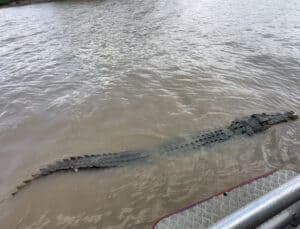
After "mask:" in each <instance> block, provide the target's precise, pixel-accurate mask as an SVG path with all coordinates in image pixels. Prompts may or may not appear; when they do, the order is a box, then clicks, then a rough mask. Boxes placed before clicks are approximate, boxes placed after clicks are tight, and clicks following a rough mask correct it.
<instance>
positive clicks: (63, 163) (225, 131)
mask: <svg viewBox="0 0 300 229" xmlns="http://www.w3.org/2000/svg"><path fill="white" fill-rule="evenodd" d="M297 118H298V116H297V115H296V114H295V112H293V111H288V112H283V113H273V114H266V113H261V114H253V115H250V116H247V117H242V118H240V119H236V120H234V121H232V122H231V124H230V125H228V126H227V127H225V128H220V129H215V130H213V131H207V132H200V133H195V134H194V135H191V136H190V137H189V138H186V139H178V141H177V140H176V141H174V140H173V141H169V142H166V143H165V144H160V145H158V146H156V147H153V148H151V149H146V150H134V151H124V152H118V153H107V154H94V155H83V156H75V157H69V158H65V159H63V160H60V161H57V162H55V163H53V164H50V165H48V166H46V167H44V168H41V169H40V170H39V172H38V173H36V174H33V175H32V177H31V178H30V179H28V180H26V181H24V182H23V183H22V184H21V185H19V186H17V188H16V190H15V192H13V193H12V195H15V194H16V193H17V192H18V191H19V190H21V189H22V188H24V187H25V186H27V185H28V184H29V183H31V182H32V181H33V180H36V179H38V178H40V177H44V176H47V175H50V174H53V173H56V172H61V171H68V170H71V171H76V172H77V171H78V170H81V169H92V168H97V169H108V168H113V167H121V166H125V165H128V164H130V163H133V162H140V161H146V160H148V158H150V157H151V156H153V155H155V154H167V155H173V154H176V153H178V152H189V151H193V150H197V149H199V148H200V147H203V146H206V145H211V144H214V143H218V142H224V141H227V140H229V139H230V138H232V137H233V136H236V135H248V136H252V135H254V134H256V133H260V132H262V131H264V130H266V129H268V128H270V127H271V126H273V125H276V124H278V123H282V122H288V121H290V120H296V119H297Z"/></svg>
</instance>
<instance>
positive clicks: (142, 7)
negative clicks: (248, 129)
mask: <svg viewBox="0 0 300 229" xmlns="http://www.w3.org/2000/svg"><path fill="white" fill-rule="evenodd" d="M285 110H294V111H295V112H298V113H300V1H299V0H288V1H287V0H277V1H272V0H264V1H261V0H249V1H243V0H130V1H129V0H127V1H126V0H86V1H81V0H78V1H75V0H69V1H59V2H50V3H42V4H34V5H27V6H19V7H11V8H1V9H0V228H1V229H14V228H18V229H19V228H20V229H21V228H23V229H35V228H38V229H46V228H47V229H48V228H49V229H53V228H72V229H73V228H88V229H96V228H107V229H119V228H150V227H151V225H152V223H153V222H154V221H155V219H157V218H158V217H160V216H162V215H164V214H166V213H169V212H170V211H173V210H175V209H177V208H181V207H183V206H185V205H187V204H189V203H191V202H193V201H197V200H200V199H202V198H205V197H207V196H209V195H211V194H213V193H215V192H219V191H222V190H224V189H225V188H228V187H230V186H233V185H236V184H238V183H240V182H242V181H244V180H245V179H249V178H252V177H255V176H257V175H260V174H262V173H264V172H267V171H270V170H273V169H277V168H278V169H281V168H284V169H291V170H295V171H298V172H300V121H296V122H292V123H286V124H281V125H277V126H274V127H272V128H270V129H269V130H267V131H266V132H264V133H261V134H258V135H256V136H253V137H237V138H235V139H232V140H230V141H228V142H224V143H222V144H216V145H215V146H211V147H203V148H202V149H201V150H200V151H198V152H195V153H191V154H182V155H176V156H174V157H159V156H158V157H156V158H155V159H154V160H153V161H151V162H149V163H146V164H135V165H132V166H127V167H123V168H115V169H110V170H105V171H101V170H92V171H79V172H78V173H74V172H69V173H60V174H55V175H51V176H48V177H46V178H43V179H39V180H37V181H35V182H34V183H33V184H31V185H29V186H28V187H27V188H25V189H24V190H22V191H21V192H20V193H19V194H18V195H16V196H15V197H11V196H10V193H11V192H12V191H13V190H14V188H15V187H16V186H17V185H18V184H20V182H21V181H22V180H24V179H27V178H29V177H30V175H31V174H32V173H34V172H36V171H37V170H38V169H39V168H40V167H41V166H43V165H46V164H48V163H51V162H53V161H56V160H58V159H61V158H64V157H68V156H72V155H83V154H89V153H93V154H94V153H107V152H118V151H123V150H130V149H137V148H147V147H151V146H153V145H156V144H159V143H163V142H164V141H166V140H167V139H170V138H172V137H176V136H184V135H186V134H190V133H193V132H195V131H200V130H209V129H214V128H217V127H223V126H225V125H227V124H229V123H230V122H231V121H232V120H233V119H234V118H237V117H241V116H244V115H249V114H252V113H257V112H277V111H285Z"/></svg>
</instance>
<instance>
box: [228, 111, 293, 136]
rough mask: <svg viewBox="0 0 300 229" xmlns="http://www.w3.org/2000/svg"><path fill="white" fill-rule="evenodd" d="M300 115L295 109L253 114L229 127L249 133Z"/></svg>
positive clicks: (237, 131)
mask: <svg viewBox="0 0 300 229" xmlns="http://www.w3.org/2000/svg"><path fill="white" fill-rule="evenodd" d="M297 118H298V115H296V114H295V112H293V111H288V112H284V113H275V114H266V113H262V114H253V115H251V116H248V117H244V118H241V119H237V120H235V121H233V122H232V123H231V125H230V126H229V129H230V130H231V131H232V132H233V133H235V134H248V135H253V134H254V133H257V132H261V131H264V130H266V129H268V128H270V127H271V126H273V125H276V124H278V123H281V122H288V121H290V120H296V119H297Z"/></svg>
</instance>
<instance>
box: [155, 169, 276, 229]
mask: <svg viewBox="0 0 300 229" xmlns="http://www.w3.org/2000/svg"><path fill="white" fill-rule="evenodd" d="M276 171H278V169H275V170H273V171H271V172H268V173H265V174H263V175H260V176H258V177H255V178H252V179H249V180H247V181H245V182H242V183H241V184H238V185H236V186H234V187H232V188H229V189H226V190H224V191H223V192H218V193H216V194H213V195H211V196H209V197H207V198H205V199H203V200H200V201H198V202H194V203H192V204H190V205H188V206H187V207H183V208H180V209H178V210H176V211H174V212H171V213H169V214H167V215H164V216H162V217H160V218H159V219H157V220H156V221H155V222H154V223H153V225H152V229H155V227H156V225H157V224H158V223H159V222H160V221H161V220H163V219H165V218H168V217H170V216H172V215H175V214H177V213H179V212H182V211H185V210H187V209H189V208H192V207H194V206H195V205H198V204H201V203H203V202H205V201H207V200H209V199H212V198H213V197H216V196H219V195H223V194H224V193H225V192H230V191H232V190H233V189H236V188H239V187H242V186H244V185H246V184H249V183H251V182H253V181H255V180H258V179H261V178H264V177H267V176H270V175H272V174H273V173H275V172H276Z"/></svg>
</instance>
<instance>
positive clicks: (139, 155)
mask: <svg viewBox="0 0 300 229" xmlns="http://www.w3.org/2000/svg"><path fill="white" fill-rule="evenodd" d="M148 156H149V154H148V153H146V152H143V151H125V152H119V153H108V154H94V155H83V156H76V157H69V158H65V159H62V160H59V161H56V162H55V163H53V164H50V165H48V166H46V167H44V168H41V169H40V170H39V171H38V172H37V173H36V174H33V175H32V177H31V178H30V179H28V180H25V181H23V183H21V184H20V185H18V186H17V187H16V190H15V191H14V192H13V193H12V195H13V196H14V195H16V194H17V193H18V192H19V191H20V190H21V189H23V188H24V187H26V186H27V185H29V184H30V183H32V182H33V181H34V180H37V179H39V178H41V177H44V176H48V175H50V174H53V173H57V172H62V171H75V172H78V171H79V170H81V169H92V168H98V169H107V168H113V167H120V166H124V165H126V164H128V163H132V162H135V161H141V160H144V159H146V158H148Z"/></svg>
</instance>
